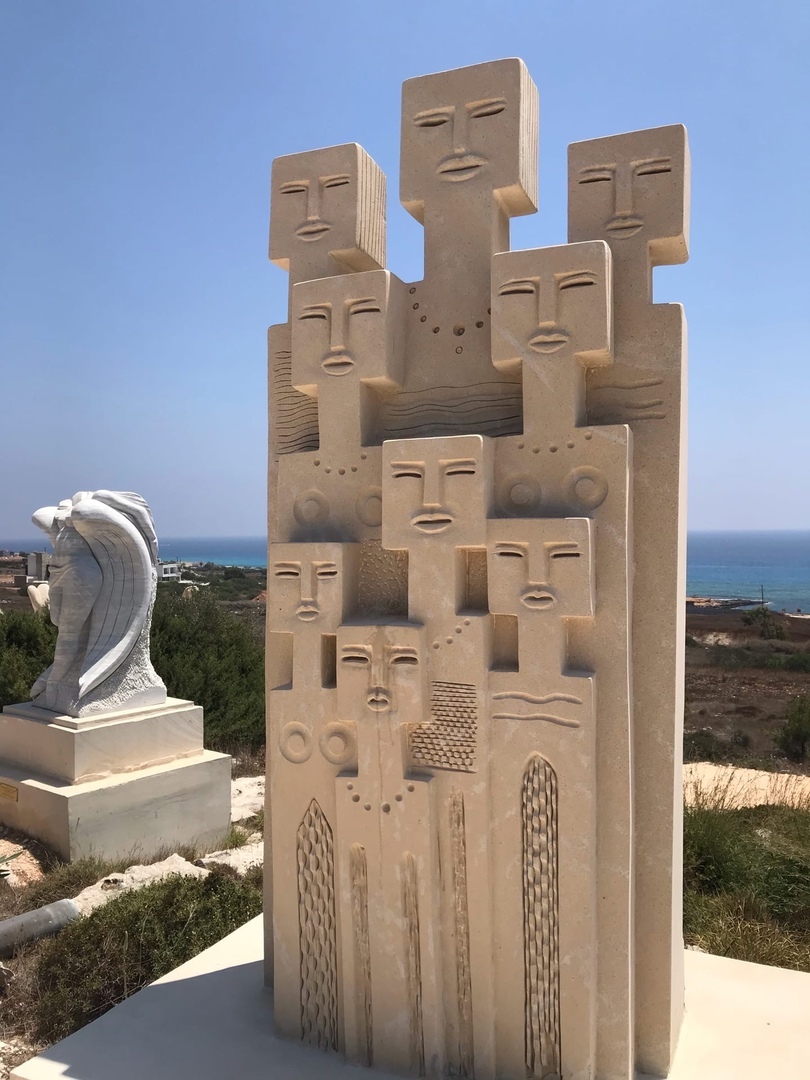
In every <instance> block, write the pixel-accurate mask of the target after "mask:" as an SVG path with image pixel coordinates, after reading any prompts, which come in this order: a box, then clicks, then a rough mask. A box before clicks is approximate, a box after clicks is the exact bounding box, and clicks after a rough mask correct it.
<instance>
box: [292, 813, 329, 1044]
mask: <svg viewBox="0 0 810 1080" xmlns="http://www.w3.org/2000/svg"><path fill="white" fill-rule="evenodd" d="M296 854H297V856H298V929H299V943H300V949H301V1038H302V1040H303V1041H304V1042H306V1043H309V1044H310V1045H311V1046H317V1047H318V1048H319V1049H320V1050H337V943H336V923H335V869H334V855H333V845H332V830H331V828H330V827H329V822H328V821H327V820H326V818H325V817H324V814H323V811H322V810H321V808H320V806H319V805H318V803H317V802H316V800H315V799H313V800H312V802H311V803H310V804H309V809H308V810H307V812H306V813H305V814H304V817H303V820H302V821H301V824H300V825H299V826H298V835H297V843H296Z"/></svg>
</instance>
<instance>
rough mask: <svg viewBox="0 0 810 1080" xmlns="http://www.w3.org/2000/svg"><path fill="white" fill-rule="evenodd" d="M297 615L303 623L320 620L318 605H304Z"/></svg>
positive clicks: (300, 607) (299, 608)
mask: <svg viewBox="0 0 810 1080" xmlns="http://www.w3.org/2000/svg"><path fill="white" fill-rule="evenodd" d="M295 614H296V615H297V616H298V618H299V619H301V620H303V622H312V620H313V619H317V618H318V615H319V614H320V610H319V608H318V605H317V604H312V603H303V604H301V605H300V606H299V607H298V608H297V609H296V612H295Z"/></svg>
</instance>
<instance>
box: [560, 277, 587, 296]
mask: <svg viewBox="0 0 810 1080" xmlns="http://www.w3.org/2000/svg"><path fill="white" fill-rule="evenodd" d="M595 284H596V275H595V274H574V275H572V276H571V277H568V278H563V280H562V281H561V282H560V284H559V289H560V292H562V290H563V289H581V288H584V287H585V286H586V285H595Z"/></svg>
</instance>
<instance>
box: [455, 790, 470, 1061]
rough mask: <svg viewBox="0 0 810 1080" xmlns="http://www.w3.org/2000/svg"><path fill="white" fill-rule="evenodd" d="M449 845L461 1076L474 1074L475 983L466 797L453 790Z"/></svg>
mask: <svg viewBox="0 0 810 1080" xmlns="http://www.w3.org/2000/svg"><path fill="white" fill-rule="evenodd" d="M450 846H451V854H452V861H453V917H454V921H455V937H456V985H457V989H458V1066H459V1076H465V1077H470V1078H471V1077H473V1076H474V1075H475V1060H474V1053H473V1022H472V981H471V977H470V914H469V909H468V905H467V837H466V831H465V824H464V794H463V792H461V791H453V793H452V795H451V798H450Z"/></svg>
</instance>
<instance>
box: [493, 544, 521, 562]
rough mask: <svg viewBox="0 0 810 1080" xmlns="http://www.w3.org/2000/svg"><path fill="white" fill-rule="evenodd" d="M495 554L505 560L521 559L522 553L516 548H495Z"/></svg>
mask: <svg viewBox="0 0 810 1080" xmlns="http://www.w3.org/2000/svg"><path fill="white" fill-rule="evenodd" d="M495 554H496V555H500V556H502V557H503V558H506V559H522V558H523V552H522V551H521V549H520V548H518V547H514V548H511V547H497V548H495Z"/></svg>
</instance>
